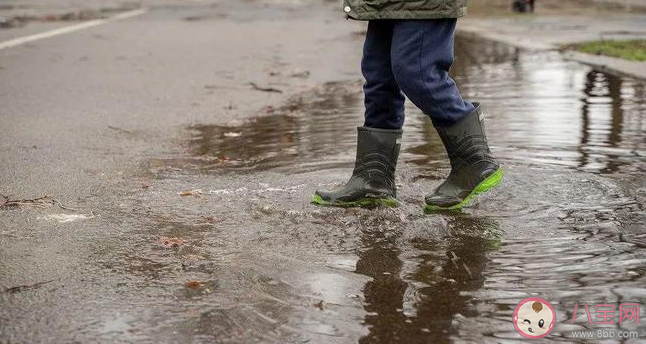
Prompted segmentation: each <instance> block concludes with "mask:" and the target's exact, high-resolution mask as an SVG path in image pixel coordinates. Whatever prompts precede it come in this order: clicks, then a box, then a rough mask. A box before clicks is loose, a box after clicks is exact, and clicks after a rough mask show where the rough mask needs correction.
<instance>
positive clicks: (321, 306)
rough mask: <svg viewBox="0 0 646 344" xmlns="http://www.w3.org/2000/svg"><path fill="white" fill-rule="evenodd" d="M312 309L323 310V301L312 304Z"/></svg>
mask: <svg viewBox="0 0 646 344" xmlns="http://www.w3.org/2000/svg"><path fill="white" fill-rule="evenodd" d="M314 307H316V308H318V309H320V310H323V300H321V301H319V302H318V303H315V304H314Z"/></svg>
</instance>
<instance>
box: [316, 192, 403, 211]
mask: <svg viewBox="0 0 646 344" xmlns="http://www.w3.org/2000/svg"><path fill="white" fill-rule="evenodd" d="M312 203H314V204H317V205H322V206H326V207H341V208H350V207H362V208H373V207H380V206H381V207H391V208H395V207H398V206H399V202H397V200H396V199H394V198H362V199H360V200H356V201H351V202H330V201H326V200H324V199H323V198H322V197H321V196H319V195H314V197H312Z"/></svg>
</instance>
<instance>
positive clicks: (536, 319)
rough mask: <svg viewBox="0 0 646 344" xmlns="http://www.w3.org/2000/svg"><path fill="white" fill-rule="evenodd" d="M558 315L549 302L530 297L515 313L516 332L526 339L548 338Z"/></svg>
mask: <svg viewBox="0 0 646 344" xmlns="http://www.w3.org/2000/svg"><path fill="white" fill-rule="evenodd" d="M555 322H556V313H554V308H552V305H550V303H549V302H547V301H545V300H543V299H541V298H538V297H530V298H527V299H525V300H523V301H521V302H520V303H519V304H518V306H516V310H515V311H514V326H515V327H516V331H518V333H520V334H521V335H522V336H523V337H525V338H530V339H536V338H543V337H545V336H547V335H548V334H549V333H550V332H552V329H553V328H554V323H555Z"/></svg>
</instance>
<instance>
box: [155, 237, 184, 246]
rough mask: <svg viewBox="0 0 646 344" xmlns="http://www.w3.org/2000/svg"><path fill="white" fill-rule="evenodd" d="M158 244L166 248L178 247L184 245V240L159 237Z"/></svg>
mask: <svg viewBox="0 0 646 344" xmlns="http://www.w3.org/2000/svg"><path fill="white" fill-rule="evenodd" d="M159 243H160V244H162V246H166V247H180V246H182V245H184V244H186V240H184V239H182V238H169V237H161V238H159Z"/></svg>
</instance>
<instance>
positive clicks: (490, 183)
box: [424, 168, 505, 213]
mask: <svg viewBox="0 0 646 344" xmlns="http://www.w3.org/2000/svg"><path fill="white" fill-rule="evenodd" d="M504 174H505V171H503V169H502V168H499V169H497V170H496V172H494V173H493V174H491V175H490V176H489V177H487V179H485V180H483V181H482V182H480V184H478V186H476V187H475V189H473V191H471V193H470V194H469V196H467V197H465V198H464V199H463V200H462V202H460V203H458V204H455V205H452V206H450V207H440V206H437V205H432V204H426V207H425V208H424V211H425V212H427V213H432V212H436V211H443V210H461V209H462V208H464V207H465V206H467V204H469V202H471V200H472V199H473V198H474V197H475V196H477V195H479V194H481V193H483V192H487V191H489V190H491V189H493V188H494V187H495V186H496V185H498V184H500V181H501V180H502V177H503V175H504Z"/></svg>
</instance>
